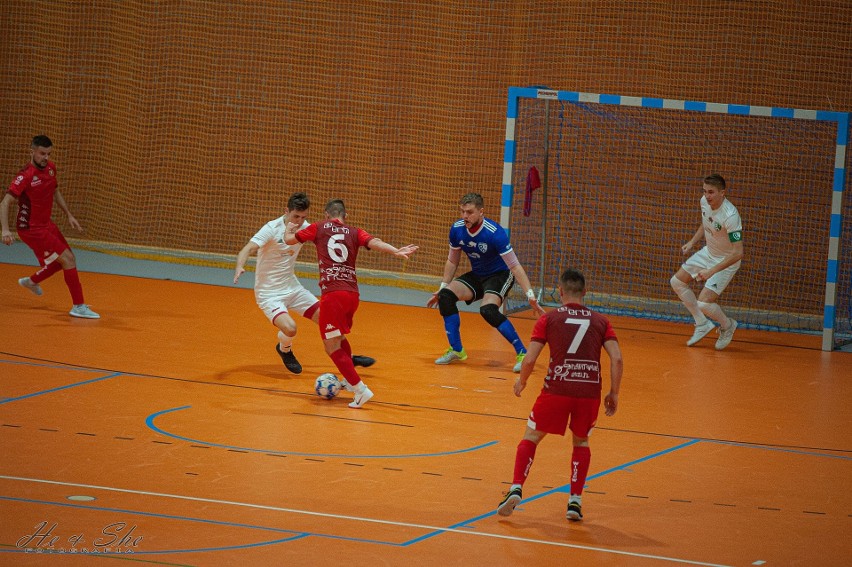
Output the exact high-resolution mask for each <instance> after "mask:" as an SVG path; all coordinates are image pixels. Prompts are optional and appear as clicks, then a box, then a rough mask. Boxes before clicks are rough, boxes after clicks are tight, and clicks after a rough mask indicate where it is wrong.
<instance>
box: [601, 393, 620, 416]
mask: <svg viewBox="0 0 852 567" xmlns="http://www.w3.org/2000/svg"><path fill="white" fill-rule="evenodd" d="M604 408H605V410H606V414H607V415H608V416H612V415H614V414H615V411H616V410H617V409H618V394H614V393H613V392H610V393H609V394H607V395H606V397H605V398H604Z"/></svg>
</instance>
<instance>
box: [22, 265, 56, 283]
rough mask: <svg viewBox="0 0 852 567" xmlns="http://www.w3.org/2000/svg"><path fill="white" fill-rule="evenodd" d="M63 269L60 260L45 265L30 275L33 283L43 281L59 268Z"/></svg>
mask: <svg viewBox="0 0 852 567" xmlns="http://www.w3.org/2000/svg"><path fill="white" fill-rule="evenodd" d="M61 269H62V264H60V263H59V262H51V263H50V264H47V265H45V266H44V267H43V268H42V269H40V270H39V271H37V272H36V273H34V274H33V275H31V276H30V279H31V280H32V282H33V283H41V282H43V281H44V280H46V279H47V278H49V277H50V276H52V275H53V274H55V273H56V272H58V271H59V270H61Z"/></svg>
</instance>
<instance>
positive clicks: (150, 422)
mask: <svg viewBox="0 0 852 567" xmlns="http://www.w3.org/2000/svg"><path fill="white" fill-rule="evenodd" d="M191 407H192V406H181V407H177V408H171V409H166V410H161V411H158V412H155V413H152V414H151V415H149V416H148V417H147V418H145V425H147V426H148V427H149V428H150V429H152V430H153V431H156V432H157V433H159V434H161V435H165V436H167V437H171V438H172V439H179V440H181V441H187V442H189V443H195V444H199V445H209V446H210V447H221V448H223V449H235V450H239V451H249V452H252V453H266V454H269V455H293V456H297V457H327V458H348V459H410V458H415V457H446V456H448V455H458V454H461V453H470V452H471V451H478V450H480V449H485V448H486V447H491V446H492V445H496V444H497V443H498V442H497V441H489V442H488V443H483V444H482V445H476V446H474V447H467V448H466V449H456V450H454V451H441V452H439V453H411V454H401V455H344V454H337V453H302V452H298V451H276V450H272V449H255V448H253V447H242V446H238V445H225V444H222V443H209V442H207V441H202V440H200V439H192V438H190V437H183V436H182V435H176V434H174V433H169V432H168V431H165V430H163V429H160V428H159V427H157V426H156V425H154V420H155V419H157V418H158V417H160V416H161V415H164V414H167V413H171V412H175V411H181V410H185V409H189V408H191Z"/></svg>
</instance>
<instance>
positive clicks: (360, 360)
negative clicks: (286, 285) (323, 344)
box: [291, 288, 376, 368]
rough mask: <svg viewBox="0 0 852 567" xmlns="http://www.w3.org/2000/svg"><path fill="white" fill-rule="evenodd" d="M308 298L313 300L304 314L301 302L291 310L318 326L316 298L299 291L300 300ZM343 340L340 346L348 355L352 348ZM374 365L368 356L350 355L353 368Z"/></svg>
mask: <svg viewBox="0 0 852 567" xmlns="http://www.w3.org/2000/svg"><path fill="white" fill-rule="evenodd" d="M308 296H310V297H312V298H313V302H311V303H310V305H309V306H308V307H307V308H306V309H305V310H304V312H302V311H300V309H301V303H302V301H301V300H300V301H299V302H298V303H294V304H293V307H292V309H291V310H292V311H295V312H296V313H299V314H300V315H302V316H303V317H304V318H305V319H310V320H311V321H313V322H314V323H316V324H317V325H319V307H320V303H319V300H318V299H317V298H316V297H314V295H313V294H312V293H311V292H309V291H308V290H307V289H304V288H303V289H302V290H300V291H299V297H300V298H307V297H308ZM304 301H305V302H307V301H308V300H307V299H304ZM343 340H344V344H343V345H342V346H343V347H344V348H348V351H349V353H350V354H352V348H351V347H350V346H349V341H347V340H346V337H344V339H343ZM375 363H376V359H375V358H372V357H369V356H364V355H361V354H352V364H354V365H355V366H363V367H364V368H367V367H369V366H372V365H374V364H375Z"/></svg>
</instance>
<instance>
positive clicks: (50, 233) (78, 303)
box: [30, 225, 101, 319]
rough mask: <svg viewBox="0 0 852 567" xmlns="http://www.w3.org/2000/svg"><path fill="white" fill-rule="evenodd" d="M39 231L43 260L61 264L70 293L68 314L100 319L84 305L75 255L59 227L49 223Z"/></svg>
mask: <svg viewBox="0 0 852 567" xmlns="http://www.w3.org/2000/svg"><path fill="white" fill-rule="evenodd" d="M40 232H42V234H41V238H42V239H43V240H42V246H43V250H44V251H45V252H46V256H45V260H46V261H47V260H53V261H52V262H50V263H56V264H58V265H59V266H61V268H62V276H63V277H64V279H65V286H66V287H67V288H68V292H69V293H70V294H71V303H72V306H71V310H70V311H69V312H68V314H69V315H71V316H72V317H80V318H83V319H100V317H101V316H100V315H98V314H97V313H95V312H94V311H92V310H91V309H90V308H89V306H88V305H86V300H85V298H84V297H83V284H81V283H80V275H79V274H78V273H77V257H76V256H75V255H74V252H73V251H72V250H71V247H70V246H69V245H68V242H67V241H66V240H65V237H64V236H63V235H62V233H61V232H60V231H59V228H57V226H56V225H50V226H49V227H48V228H47V229H46V230H44V231H40ZM57 271H58V270H57ZM30 279H32V278H30Z"/></svg>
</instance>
